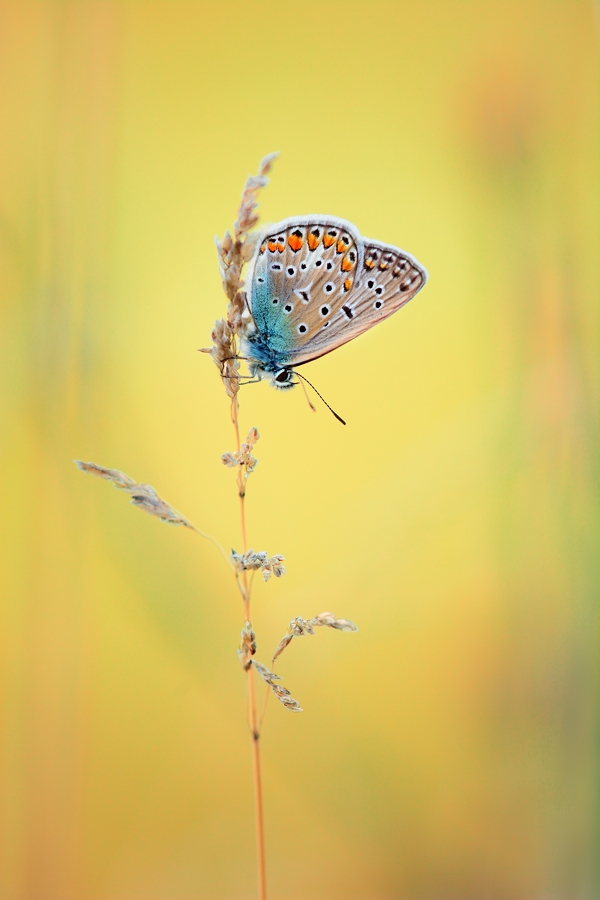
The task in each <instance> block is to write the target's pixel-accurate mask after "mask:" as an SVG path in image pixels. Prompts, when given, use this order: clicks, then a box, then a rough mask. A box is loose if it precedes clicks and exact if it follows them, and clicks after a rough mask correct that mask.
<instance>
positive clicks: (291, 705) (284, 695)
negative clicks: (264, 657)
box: [251, 659, 303, 712]
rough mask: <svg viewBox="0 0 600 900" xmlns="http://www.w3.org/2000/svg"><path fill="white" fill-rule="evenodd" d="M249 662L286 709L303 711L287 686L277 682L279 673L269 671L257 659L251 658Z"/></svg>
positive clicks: (279, 678) (279, 677)
mask: <svg viewBox="0 0 600 900" xmlns="http://www.w3.org/2000/svg"><path fill="white" fill-rule="evenodd" d="M251 664H252V665H253V666H254V668H255V669H256V671H257V672H258V674H259V675H260V677H261V678H262V679H263V681H265V682H266V683H267V684H268V685H269V687H270V688H271V690H272V691H273V693H274V694H275V696H276V697H277V699H278V700H279V701H280V702H281V703H283V705H284V706H285V708H286V709H289V710H290V711H291V712H303V710H302V707H301V706H300V704H299V703H298V701H297V700H294V698H293V697H292V695H291V694H290V692H289V691H288V689H287V688H284V687H283V685H281V684H278V682H279V681H280V680H281V676H280V675H276V674H275V672H271V671H270V669H267V667H266V666H264V665H263V664H262V663H259V662H258V661H257V660H255V659H253V660H252V662H251Z"/></svg>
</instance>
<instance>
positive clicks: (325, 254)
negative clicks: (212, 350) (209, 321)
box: [248, 216, 363, 363]
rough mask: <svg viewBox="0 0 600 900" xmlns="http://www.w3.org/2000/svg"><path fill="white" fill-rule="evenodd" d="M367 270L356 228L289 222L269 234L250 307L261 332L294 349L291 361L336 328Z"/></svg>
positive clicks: (254, 274)
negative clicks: (306, 347) (364, 269)
mask: <svg viewBox="0 0 600 900" xmlns="http://www.w3.org/2000/svg"><path fill="white" fill-rule="evenodd" d="M362 266H363V255H362V242H361V238H360V235H359V234H358V232H357V231H356V229H355V228H354V226H353V225H351V224H350V223H349V222H346V221H344V220H343V219H337V218H334V217H333V216H311V217H310V218H293V219H285V220H284V221H283V222H280V223H278V224H277V225H273V226H269V228H268V229H266V230H265V232H263V234H262V236H261V240H260V243H259V245H258V248H257V251H256V255H255V257H254V263H253V267H252V271H251V275H250V289H249V293H248V303H249V307H250V310H251V312H252V315H253V318H254V321H255V323H256V326H257V328H258V330H259V331H260V332H261V333H262V334H263V335H267V336H269V338H271V335H273V339H272V342H273V341H274V342H277V346H278V349H281V350H282V351H283V349H284V346H285V348H286V349H288V350H289V357H290V362H292V363H293V361H295V359H296V354H297V353H298V351H300V350H301V348H303V347H304V346H305V344H306V343H307V342H311V341H312V340H314V339H315V338H316V337H318V336H319V335H320V334H323V335H325V334H326V333H327V331H328V330H329V329H330V328H331V327H332V323H333V321H334V320H335V318H336V316H337V314H338V313H339V310H340V309H341V308H342V307H343V306H344V303H345V300H346V299H347V298H348V297H349V296H350V295H351V293H352V291H353V288H354V284H355V281H356V279H357V277H358V274H359V273H360V271H361V269H362Z"/></svg>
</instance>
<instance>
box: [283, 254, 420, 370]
mask: <svg viewBox="0 0 600 900" xmlns="http://www.w3.org/2000/svg"><path fill="white" fill-rule="evenodd" d="M361 240H362V239H361ZM362 243H363V253H362V265H361V267H360V270H359V272H358V274H357V278H356V282H355V284H354V286H353V289H352V291H351V292H350V293H349V295H348V296H347V298H346V299H345V302H344V303H343V304H341V305H340V306H339V307H338V309H337V310H336V312H335V314H333V315H332V316H331V318H330V322H329V326H328V328H327V329H326V331H323V330H321V331H319V332H317V334H315V336H314V337H312V338H311V340H310V341H308V342H307V343H306V344H304V345H303V346H302V347H298V348H297V352H296V353H295V354H294V356H293V360H292V362H293V364H294V365H300V364H301V363H304V362H309V361H310V360H312V359H316V358H317V357H319V356H323V355H324V354H325V353H329V352H330V351H331V350H335V349H336V348H337V347H340V346H342V344H345V343H347V342H348V341H351V340H352V339H353V338H355V337H358V335H359V334H362V333H363V332H365V331H367V330H368V329H369V328H372V327H373V325H377V323H378V322H382V321H383V320H384V319H387V318H388V316H391V315H392V313H395V312H396V311H397V310H398V309H400V307H402V306H404V305H405V304H406V303H408V301H409V300H412V298H413V297H414V296H415V294H417V292H418V291H419V290H420V289H421V288H422V287H423V285H424V284H425V282H426V281H427V272H426V270H425V269H424V268H423V267H422V266H421V265H420V264H419V263H418V262H417V261H416V260H415V259H414V258H413V257H412V256H410V254H408V253H405V252H404V251H403V250H400V249H399V248H398V247H393V246H391V245H390V244H383V243H381V242H380V241H373V240H369V239H364V240H362Z"/></svg>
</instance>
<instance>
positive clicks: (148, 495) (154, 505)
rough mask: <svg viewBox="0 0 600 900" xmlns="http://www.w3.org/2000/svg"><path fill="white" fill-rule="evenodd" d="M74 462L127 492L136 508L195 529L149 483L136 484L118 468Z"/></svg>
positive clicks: (80, 467) (168, 521)
mask: <svg viewBox="0 0 600 900" xmlns="http://www.w3.org/2000/svg"><path fill="white" fill-rule="evenodd" d="M74 462H75V465H76V466H77V468H78V469H81V471H82V472H87V473H88V474H90V475H97V476H98V477H100V478H105V479H107V480H108V481H111V482H112V483H113V484H114V486H115V487H117V488H119V489H120V490H122V491H125V492H126V493H128V494H129V495H130V497H131V503H132V504H133V505H134V506H137V507H138V509H143V510H144V512H147V513H148V514H149V515H151V516H156V517H157V518H158V519H160V520H161V521H162V522H167V524H169V525H183V526H184V527H185V528H191V529H192V531H195V530H196V529H195V528H194V526H193V525H192V524H191V523H190V522H188V521H187V519H185V518H184V517H183V516H182V515H181V513H179V512H177V510H176V509H173V507H172V506H171V505H170V504H168V503H167V502H166V501H165V500H163V499H162V498H161V497H159V496H158V494H157V493H156V491H155V490H154V488H153V487H152V486H151V485H149V484H138V483H137V482H135V481H134V480H133V478H130V477H129V475H126V474H125V473H124V472H120V471H119V470H118V469H106V468H104V466H99V465H97V464H96V463H92V462H88V463H86V462H83V461H82V460H80V459H76V460H74Z"/></svg>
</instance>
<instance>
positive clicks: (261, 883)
mask: <svg viewBox="0 0 600 900" xmlns="http://www.w3.org/2000/svg"><path fill="white" fill-rule="evenodd" d="M238 410H239V404H238V400H237V395H236V396H235V397H234V398H233V399H232V401H231V419H232V421H233V428H234V431H235V442H236V450H237V452H238V453H239V452H240V451H241V446H242V445H241V441H240V427H239V422H238ZM237 487H238V496H239V501H240V528H241V533H242V553H246V552H247V550H248V538H247V534H246V486H245V484H244V476H243V470H242V467H241V466H240V469H239V472H238V478H237ZM242 594H243V598H244V615H245V617H246V621H247V622H251V621H252V620H251V618H250V615H251V610H250V583H249V581H248V572H247V571H246V570H244V571H243V572H242ZM246 677H247V680H248V724H249V728H250V738H251V741H252V772H253V778H254V813H255V822H256V856H257V871H258V897H259V900H267V861H266V852H265V824H264V812H263V797H262V778H261V769H260V726H259V723H258V719H257V711H256V686H255V682H254V671H253V669H252V667H250V668H248V669H247V670H246Z"/></svg>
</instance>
